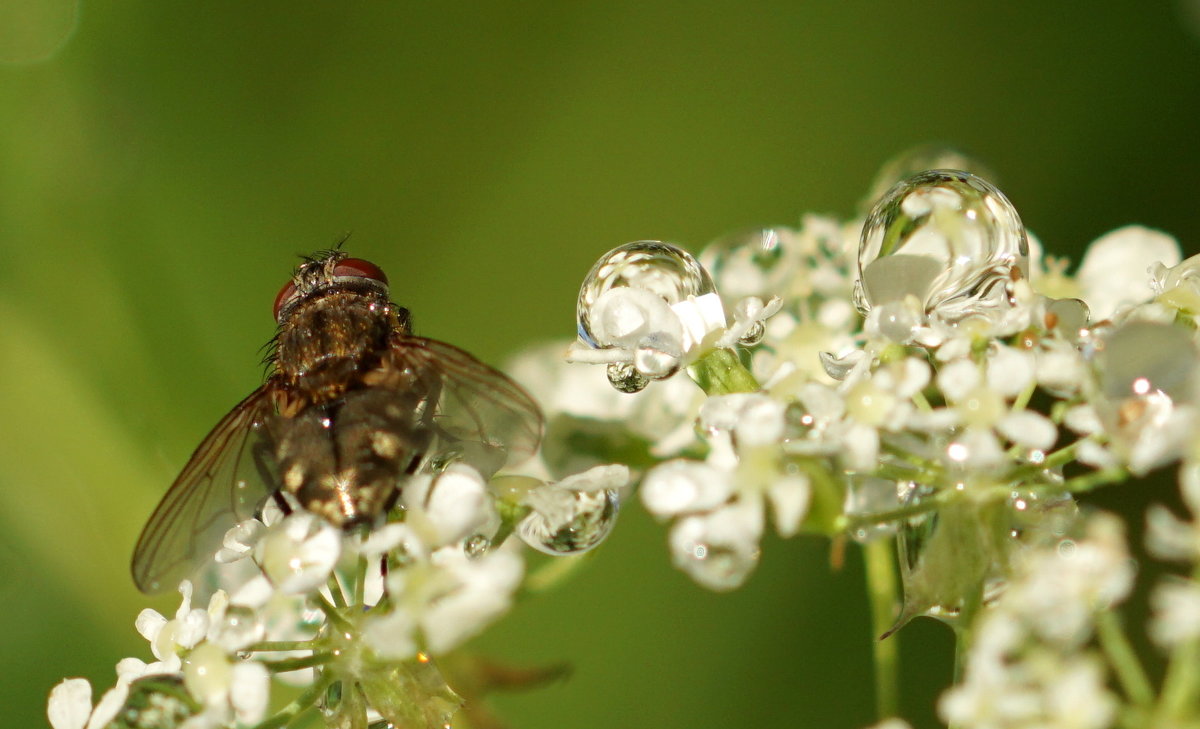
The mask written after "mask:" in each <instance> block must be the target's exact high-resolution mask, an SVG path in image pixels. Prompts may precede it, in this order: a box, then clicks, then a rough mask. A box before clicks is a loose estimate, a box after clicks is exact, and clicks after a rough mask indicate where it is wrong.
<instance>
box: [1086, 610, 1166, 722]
mask: <svg viewBox="0 0 1200 729" xmlns="http://www.w3.org/2000/svg"><path fill="white" fill-rule="evenodd" d="M1096 633H1097V635H1098V637H1099V638H1100V647H1101V649H1103V651H1104V654H1105V656H1107V657H1108V662H1109V664H1110V665H1111V666H1112V668H1113V672H1114V673H1115V674H1116V676H1117V681H1119V682H1120V684H1121V688H1122V690H1124V691H1125V695H1126V696H1128V697H1129V699H1130V701H1132V702H1133V703H1134V704H1136V705H1138V706H1141V707H1148V706H1150V705H1151V704H1152V703H1153V702H1154V689H1153V688H1151V686H1150V679H1149V678H1147V676H1146V671H1145V669H1144V668H1142V664H1141V661H1139V660H1138V657H1137V653H1135V652H1134V650H1133V646H1132V645H1130V643H1129V638H1128V637H1127V636H1126V635H1125V630H1124V629H1123V628H1122V627H1121V622H1120V619H1119V618H1118V617H1117V613H1115V612H1113V611H1112V610H1102V611H1101V612H1100V614H1099V615H1097V616H1096Z"/></svg>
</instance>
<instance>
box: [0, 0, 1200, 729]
mask: <svg viewBox="0 0 1200 729" xmlns="http://www.w3.org/2000/svg"><path fill="white" fill-rule="evenodd" d="M326 5H328V7H325V6H326ZM332 5H333V4H315V3H313V4H310V3H289V4H283V3H273V2H262V3H244V2H230V1H228V0H211V1H209V2H203V3H163V2H150V1H148V0H140V1H139V0H128V1H126V2H120V3H87V4H84V5H82V7H81V6H80V5H79V4H76V3H72V2H70V1H69V0H0V406H2V407H3V416H2V417H0V499H2V504H0V535H2V536H0V570H2V571H0V574H2V575H3V579H0V634H2V635H3V638H0V650H2V651H3V663H2V664H0V665H3V669H0V670H2V671H3V674H2V679H3V680H0V706H3V707H5V709H4V712H3V718H2V719H0V723H3V724H4V725H6V726H13V727H18V726H38V725H41V724H42V723H43V722H44V718H43V717H44V713H43V712H44V699H45V696H46V693H47V691H48V690H49V688H50V687H51V686H52V685H53V684H54V683H55V682H56V681H57V680H58V679H59V678H61V677H63V676H67V675H73V676H75V675H82V676H86V677H89V678H90V679H92V680H93V682H94V683H96V684H98V685H99V686H100V688H101V690H103V688H105V687H107V686H109V685H111V683H112V681H113V678H114V675H113V673H112V666H113V664H114V663H115V662H116V660H117V659H118V658H120V657H122V656H126V655H138V656H141V657H144V658H146V657H148V653H147V651H146V646H145V644H144V642H143V641H142V640H141V638H139V637H138V636H137V635H136V633H135V632H134V630H133V627H132V623H133V618H134V617H135V615H136V614H137V612H138V610H140V609H141V608H142V607H143V606H144V605H145V604H147V601H146V600H145V599H144V598H143V597H142V596H140V595H139V594H138V593H137V592H136V591H135V590H134V588H133V586H132V584H131V581H130V579H129V577H128V576H127V560H128V556H129V554H130V551H131V549H132V546H133V542H134V540H135V538H136V536H137V533H138V530H139V529H140V527H141V524H142V522H143V521H144V519H145V518H146V516H147V514H148V513H149V511H150V509H151V508H152V507H153V505H154V504H155V503H156V501H157V499H158V498H159V496H160V495H161V493H162V491H163V490H164V489H165V488H166V486H167V484H169V483H170V481H171V480H172V478H173V477H174V475H175V473H176V472H177V470H178V469H179V467H180V466H181V465H182V464H183V462H184V460H185V459H186V457H187V455H188V454H189V453H190V451H191V449H192V448H193V447H194V446H195V445H196V443H198V442H199V440H200V438H201V437H202V436H203V435H204V434H205V433H206V432H207V430H208V428H209V427H211V425H213V424H214V423H215V422H216V420H217V419H218V418H219V417H220V416H221V415H222V414H224V413H225V412H226V411H227V410H228V408H229V407H230V406H231V405H232V404H233V403H235V402H237V400H238V399H239V398H241V397H242V396H243V395H244V394H246V393H247V392H249V391H250V390H251V389H252V388H254V387H255V386H256V385H257V384H258V383H259V382H260V376H261V368H260V366H259V365H258V360H259V357H260V351H259V348H260V347H261V346H262V344H263V343H264V342H265V341H267V339H268V338H269V337H270V336H271V335H272V331H273V330H272V322H271V319H270V305H271V302H272V299H273V297H274V295H275V292H276V291H277V290H278V287H279V286H280V285H281V284H282V283H283V282H284V280H285V279H286V277H287V275H288V273H289V271H290V269H291V267H292V266H293V265H294V264H295V262H296V258H295V255H296V254H298V253H305V252H310V251H312V250H315V249H317V248H321V247H324V246H327V245H329V244H331V243H333V242H334V241H336V240H337V239H338V238H339V237H340V236H342V235H343V234H344V233H346V232H351V233H352V234H353V236H352V238H351V239H350V242H349V243H348V245H347V248H348V249H349V250H351V251H352V252H354V254H355V255H359V256H363V257H366V258H369V259H371V260H373V261H375V262H377V263H379V264H380V265H381V266H383V267H384V268H385V269H386V270H387V271H388V273H389V275H390V276H391V279H392V282H393V292H394V295H395V298H396V299H397V300H398V301H400V302H401V303H403V304H405V305H407V306H409V307H411V308H412V310H413V311H414V313H415V316H416V321H417V327H418V330H419V331H420V332H421V333H423V334H427V335H430V336H434V337H437V338H440V339H444V340H447V341H450V342H453V343H456V344H458V345H460V346H463V347H465V348H467V349H468V350H470V351H473V352H475V353H477V354H478V355H479V356H481V357H482V358H484V359H486V360H489V361H492V362H498V361H500V360H502V359H503V358H504V357H505V356H506V355H508V354H510V353H512V352H513V351H515V350H516V349H518V348H520V347H521V346H523V345H526V344H529V343H533V342H537V341H539V340H543V339H546V338H550V337H563V336H570V335H571V334H572V333H573V330H574V321H573V316H574V297H575V293H576V290H577V286H578V284H579V281H580V279H581V278H582V276H583V274H584V273H585V272H586V271H587V269H588V267H589V266H590V265H591V263H592V261H593V260H594V259H595V258H596V257H597V256H598V255H599V254H601V253H602V252H604V251H605V250H607V249H608V248H610V247H612V246H614V245H616V244H619V243H622V242H625V241H628V240H634V239H639V238H659V239H668V240H674V241H677V242H681V243H683V244H685V245H689V246H692V247H693V248H697V249H698V248H699V247H700V246H701V245H703V243H704V242H705V241H707V240H709V239H711V238H713V237H715V236H717V235H719V234H722V233H725V232H728V231H731V230H734V229H739V228H743V227H745V226H750V225H757V224H770V223H781V224H793V223H795V222H796V221H798V219H799V216H800V214H801V213H802V212H805V211H822V212H833V213H836V214H839V215H848V214H850V213H852V212H853V211H854V209H855V205H856V204H857V202H858V201H859V199H860V197H861V196H862V195H863V194H864V192H865V191H866V188H867V186H868V184H869V183H870V181H871V178H872V176H873V175H874V173H875V171H876V169H877V167H878V166H879V165H880V164H882V163H883V162H884V161H885V160H886V159H887V158H889V157H890V156H892V155H894V154H895V153H897V152H899V151H901V150H903V149H905V148H907V147H910V146H912V145H914V144H917V143H922V142H931V141H940V142H948V143H952V144H955V145H957V146H959V147H960V148H963V149H965V150H967V151H969V152H971V153H973V154H975V155H976V156H978V157H979V158H980V159H982V160H984V161H985V162H986V163H987V164H988V165H990V166H991V168H992V169H994V170H995V171H996V172H997V174H998V175H999V181H1000V184H1001V187H1002V188H1003V189H1004V190H1005V191H1006V192H1007V194H1008V196H1009V197H1010V198H1011V199H1012V200H1013V202H1014V203H1015V204H1016V205H1017V207H1018V208H1019V209H1020V211H1021V214H1022V216H1023V217H1024V219H1025V221H1026V224H1027V225H1028V226H1029V227H1030V229H1031V230H1033V231H1035V232H1036V233H1037V234H1038V235H1039V236H1040V237H1041V239H1042V241H1043V242H1044V243H1045V245H1046V247H1047V249H1049V250H1050V251H1053V252H1059V253H1071V254H1074V253H1075V252H1077V251H1078V250H1079V247H1080V246H1082V245H1084V244H1086V243H1087V242H1088V241H1090V240H1091V239H1093V238H1095V237H1096V236H1098V235H1099V234H1101V233H1103V232H1105V231H1107V230H1110V229H1112V228H1114V227H1116V226H1119V225H1122V224H1125V223H1130V222H1140V223H1145V224H1147V225H1151V226H1154V227H1158V228H1162V229H1165V230H1167V231H1170V232H1172V233H1174V234H1176V235H1177V236H1178V237H1179V239H1180V241H1181V243H1182V245H1183V247H1184V250H1185V253H1188V252H1194V251H1195V250H1196V249H1197V246H1196V241H1197V240H1198V239H1200V238H1198V236H1200V218H1198V216H1197V214H1196V209H1197V203H1198V202H1200V175H1197V173H1196V170H1197V165H1198V163H1200V134H1198V133H1197V121H1196V117H1197V113H1198V112H1200V38H1198V35H1197V34H1198V33H1200V30H1198V29H1197V28H1198V26H1200V21H1198V20H1197V17H1200V12H1198V11H1197V10H1196V8H1195V7H1194V6H1192V5H1190V4H1187V5H1181V4H1174V3H1171V2H1117V1H1111V2H1089V3H1072V2H1062V3H1054V2H1045V1H1044V0H1029V1H1026V0H1021V1H1015V0H1010V1H1009V2H1005V3H978V4H977V3H943V2H929V1H920V2H913V1H910V2H903V3H900V2H897V3H891V4H882V3H866V2H850V1H847V2H839V3H800V2H775V3H762V4H757V5H754V6H749V5H748V4H746V3H728V4H724V3H697V2H677V3H646V2H626V1H622V0H610V1H609V2H604V3H587V4H584V3H563V2H545V1H541V2H521V3H516V2H509V3H479V4H466V3H449V2H448V3H422V4H417V3H399V2H388V3H358V4H347V6H346V7H341V8H338V9H335V8H333V7H332ZM597 374H598V376H599V373H597ZM861 585H862V579H861V569H860V565H859V561H858V559H857V555H854V554H851V555H850V558H849V561H848V563H847V565H846V566H845V567H844V568H843V569H841V570H840V571H835V570H832V569H831V568H830V558H829V549H828V544H827V543H825V542H823V541H819V540H809V539H800V540H793V541H790V542H780V541H778V540H772V539H768V540H767V541H766V543H765V545H764V556H763V560H762V564H761V566H760V568H759V570H758V571H757V573H756V574H755V575H754V577H753V578H752V579H751V580H750V582H749V584H748V585H747V586H746V587H745V588H744V589H742V590H741V591H739V592H737V593H734V594H730V595H713V594H710V593H706V592H704V591H703V590H701V589H700V588H698V587H695V586H694V585H692V584H691V583H690V582H689V581H688V580H687V579H686V578H685V577H683V576H682V575H681V574H679V573H676V572H675V571H673V570H672V569H671V568H670V566H669V564H668V556H667V550H666V548H665V532H664V530H663V529H662V528H660V527H658V526H656V525H654V524H653V523H651V521H650V520H649V519H648V518H646V516H645V515H644V514H643V513H642V512H641V510H640V507H639V505H638V504H636V503H633V504H631V505H630V506H629V507H628V508H627V509H626V511H625V513H624V514H623V516H622V521H621V523H620V524H619V526H618V529H617V531H616V532H615V533H614V535H613V538H612V539H611V540H610V542H609V543H608V544H607V545H606V546H605V547H604V548H603V550H602V552H601V553H600V554H599V555H598V557H597V558H596V560H595V561H594V563H593V564H592V565H591V567H590V568H589V569H588V570H587V571H586V572H585V573H584V574H582V575H581V576H580V577H579V578H578V579H576V580H575V581H574V582H572V583H570V584H569V585H567V586H566V587H565V589H563V590H561V591H559V592H558V593H556V594H553V595H550V596H546V597H543V598H539V599H537V600H535V601H533V602H531V603H529V604H526V605H523V606H521V608H520V609H519V610H517V611H516V612H515V613H514V614H512V615H511V616H510V617H509V618H507V619H505V620H504V621H503V622H501V623H500V624H498V625H497V626H495V627H494V629H493V630H492V631H491V632H490V633H489V634H488V635H487V636H486V637H485V638H484V639H483V640H482V641H480V643H479V645H480V646H481V647H482V648H483V649H485V650H487V651H488V652H489V653H491V654H493V655H496V656H499V657H504V658H508V659H511V660H513V661H515V662H520V663H538V662H551V661H556V660H560V659H569V660H570V661H571V662H572V664H573V666H574V673H573V675H572V676H571V677H570V679H569V680H567V681H565V682H562V683H559V684H556V685H554V686H551V687H548V688H543V689H539V690H537V691H535V692H532V693H528V694H521V695H512V696H506V697H502V698H500V699H499V700H498V701H497V704H499V705H500V709H501V712H502V714H503V715H504V716H506V717H507V718H508V719H509V720H510V721H511V724H512V725H513V726H514V727H552V726H563V725H569V726H572V727H578V728H581V729H582V728H584V727H616V726H628V727H650V726H655V727H710V726H711V727H730V726H755V727H759V728H760V729H765V728H766V727H776V726H778V727H783V726H787V727H795V726H812V727H856V726H862V725H865V724H867V723H869V722H870V721H871V720H872V716H871V713H872V712H871V706H872V692H871V679H870V662H869V661H870V659H869V656H870V653H869V651H870V635H869V629H868V618H867V612H866V607H865V602H864V599H863V596H862V586H861ZM151 604H154V605H155V606H157V607H158V608H159V609H161V610H168V609H169V610H174V608H175V599H174V598H167V599H162V600H157V601H152V602H151ZM900 640H901V641H902V652H903V660H904V666H903V671H904V675H903V685H904V690H905V709H906V713H907V714H908V715H909V716H910V718H912V719H913V720H914V721H915V722H916V723H917V725H918V726H926V725H931V724H932V723H933V722H934V715H933V709H932V707H933V702H934V697H935V695H936V693H937V692H938V691H939V690H940V689H941V688H942V687H943V686H944V685H945V684H946V682H947V681H948V677H949V671H950V663H951V659H950V652H951V650H952V649H951V640H950V636H949V634H948V631H947V630H944V629H942V628H941V626H939V625H937V624H934V623H933V622H931V621H917V622H916V623H915V624H913V625H912V626H910V627H909V628H907V629H906V630H905V631H904V632H903V633H902V634H901V636H900Z"/></svg>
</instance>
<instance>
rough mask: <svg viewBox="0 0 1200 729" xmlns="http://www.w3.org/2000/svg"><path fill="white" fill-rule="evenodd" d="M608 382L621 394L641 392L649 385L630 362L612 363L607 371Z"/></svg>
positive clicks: (648, 381)
mask: <svg viewBox="0 0 1200 729" xmlns="http://www.w3.org/2000/svg"><path fill="white" fill-rule="evenodd" d="M607 374H608V382H609V384H610V385H612V386H613V387H615V388H616V389H618V390H620V391H621V392H629V393H634V392H641V391H642V390H645V389H646V385H649V384H650V380H648V379H646V377H645V376H643V375H642V373H640V372H638V371H637V368H636V367H634V365H633V363H632V362H613V363H612V364H610V365H609V366H608V370H607Z"/></svg>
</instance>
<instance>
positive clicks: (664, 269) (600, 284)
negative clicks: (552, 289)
mask: <svg viewBox="0 0 1200 729" xmlns="http://www.w3.org/2000/svg"><path fill="white" fill-rule="evenodd" d="M622 286H627V287H630V288H636V289H642V290H645V291H649V292H651V293H653V294H656V295H657V296H659V297H661V298H662V299H663V300H664V301H666V302H667V303H668V304H675V303H678V302H680V301H683V300H685V299H686V298H687V297H688V296H703V295H704V294H711V293H714V292H715V291H716V286H715V285H714V284H713V280H712V277H711V276H709V274H708V271H706V270H704V267H703V266H701V265H700V262H699V261H697V260H696V258H695V257H694V256H693V255H692V254H691V253H688V252H687V251H685V250H683V249H682V248H680V247H678V246H675V245H671V244H670V243H663V242H660V241H648V240H642V241H635V242H633V243H626V244H625V245H623V246H618V247H616V248H614V249H612V250H611V251H609V252H608V253H605V254H604V255H603V256H601V258H600V260H598V261H596V263H595V265H593V266H592V270H590V271H588V274H587V277H585V278H584V280H583V285H582V286H581V287H580V289H579V301H578V303H577V305H576V309H575V314H576V319H577V324H578V331H579V338H580V339H582V340H583V341H584V342H586V343H587V344H588V345H589V346H591V347H596V348H598V347H600V346H602V344H601V343H600V341H599V339H598V338H597V335H596V332H595V328H594V326H593V322H592V318H591V317H592V307H593V306H594V305H595V304H596V301H597V300H598V299H599V298H600V297H601V296H602V295H603V294H604V293H605V292H607V291H609V290H611V289H614V288H619V287H622Z"/></svg>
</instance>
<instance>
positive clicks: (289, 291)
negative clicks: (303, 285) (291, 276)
mask: <svg viewBox="0 0 1200 729" xmlns="http://www.w3.org/2000/svg"><path fill="white" fill-rule="evenodd" d="M295 293H296V283H295V282H294V281H288V282H287V283H285V284H284V285H283V288H281V289H279V293H278V294H276V295H275V307H274V308H273V309H272V310H271V311H272V313H273V314H274V316H275V321H279V313H280V311H281V310H282V309H283V304H284V302H286V301H287V300H288V299H290V298H292V296H293V295H294V294H295Z"/></svg>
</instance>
